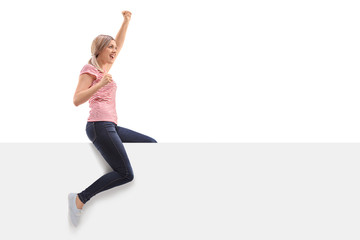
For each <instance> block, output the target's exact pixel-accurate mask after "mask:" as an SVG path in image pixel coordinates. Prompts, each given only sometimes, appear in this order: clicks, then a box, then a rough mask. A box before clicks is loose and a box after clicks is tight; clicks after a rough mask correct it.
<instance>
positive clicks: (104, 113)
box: [80, 64, 117, 124]
mask: <svg viewBox="0 0 360 240" xmlns="http://www.w3.org/2000/svg"><path fill="white" fill-rule="evenodd" d="M83 73H88V74H91V75H94V76H95V77H96V79H95V80H94V81H93V82H92V84H91V86H90V87H92V86H93V85H94V84H97V83H98V82H100V80H101V79H102V78H103V76H104V75H105V73H101V72H100V71H99V70H98V69H97V68H96V67H95V66H93V65H91V64H86V65H85V66H84V67H83V68H82V69H81V71H80V75H81V74H83ZM116 88H117V86H116V83H115V81H114V80H113V81H112V82H111V83H108V84H106V85H105V86H103V87H102V88H100V89H99V90H98V91H97V92H96V93H94V95H92V96H91V98H90V99H89V107H90V115H89V118H88V122H96V121H110V122H114V123H115V124H117V114H116V104H115V96H116Z"/></svg>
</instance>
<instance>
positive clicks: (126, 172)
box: [105, 129, 129, 176]
mask: <svg viewBox="0 0 360 240" xmlns="http://www.w3.org/2000/svg"><path fill="white" fill-rule="evenodd" d="M105 130H106V129H105ZM106 133H107V134H108V136H109V138H110V140H111V142H112V144H113V145H114V147H115V148H116V151H117V152H118V153H119V155H120V156H121V161H122V162H123V164H124V166H125V176H127V175H128V172H129V171H128V168H127V166H126V164H125V161H124V159H123V156H122V154H121V153H120V152H119V149H118V148H117V147H116V144H115V143H114V141H113V139H112V138H111V136H110V134H109V132H108V131H107V130H106ZM115 133H116V134H117V131H116V129H115ZM119 138H120V137H119ZM120 141H121V139H120ZM124 149H125V146H124ZM114 171H115V172H116V169H114Z"/></svg>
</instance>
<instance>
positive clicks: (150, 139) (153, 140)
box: [149, 137, 157, 143]
mask: <svg viewBox="0 0 360 240" xmlns="http://www.w3.org/2000/svg"><path fill="white" fill-rule="evenodd" d="M149 142H151V143H157V141H156V140H155V139H153V138H151V137H149Z"/></svg>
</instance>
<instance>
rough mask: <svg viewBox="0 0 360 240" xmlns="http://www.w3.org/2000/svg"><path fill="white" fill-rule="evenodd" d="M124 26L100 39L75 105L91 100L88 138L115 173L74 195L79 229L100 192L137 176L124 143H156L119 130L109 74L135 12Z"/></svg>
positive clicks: (72, 201) (72, 216) (128, 14)
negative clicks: (88, 205) (86, 208)
mask: <svg viewBox="0 0 360 240" xmlns="http://www.w3.org/2000/svg"><path fill="white" fill-rule="evenodd" d="M122 14H123V16H124V22H123V24H122V26H121V28H120V30H119V32H118V34H117V35H116V38H115V39H114V38H112V37H111V36H108V35H99V36H97V37H96V38H95V39H94V41H93V42H92V45H91V53H92V58H91V59H90V60H89V62H88V64H86V65H85V66H84V67H83V69H82V70H81V72H80V77H79V83H78V86H77V88H76V91H75V94H74V104H75V106H79V105H80V104H83V103H84V102H86V101H88V100H89V106H90V115H89V118H88V121H87V125H86V134H87V136H88V138H89V139H90V141H92V143H93V144H94V145H95V147H96V148H97V149H98V150H99V152H100V153H101V155H102V156H103V157H104V159H105V160H106V161H107V163H108V164H109V165H110V166H111V168H112V169H113V170H114V171H112V172H109V173H107V174H105V175H103V176H102V177H100V178H99V179H98V180H96V181H95V182H94V183H92V184H91V185H90V186H89V187H88V188H86V189H85V190H83V191H82V192H80V193H78V194H76V193H70V194H69V195H68V200H69V215H70V219H71V222H72V223H73V224H74V225H75V226H77V225H78V222H79V218H80V215H81V210H82V208H83V206H84V204H85V203H86V202H87V201H89V200H90V198H91V197H93V196H94V195H96V194H98V193H99V192H102V191H105V190H108V189H110V188H113V187H116V186H119V185H122V184H125V183H128V182H130V181H132V180H133V179H134V173H133V170H132V167H131V165H130V162H129V158H128V156H127V154H126V151H125V148H124V145H123V142H154V143H156V141H155V140H154V139H153V138H151V137H148V136H146V135H143V134H140V133H137V132H135V131H132V130H130V129H126V128H123V127H120V126H117V114H116V107H115V95H116V88H117V86H116V83H115V81H114V80H113V79H112V77H111V75H110V74H108V72H109V70H110V68H111V66H112V65H113V63H114V61H115V59H116V57H117V56H118V54H119V51H120V49H121V48H122V46H123V43H124V39H125V34H126V30H127V27H128V24H129V21H130V18H131V12H129V11H123V12H122Z"/></svg>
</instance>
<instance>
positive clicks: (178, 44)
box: [0, 0, 360, 142]
mask: <svg viewBox="0 0 360 240" xmlns="http://www.w3.org/2000/svg"><path fill="white" fill-rule="evenodd" d="M359 5H360V3H359V2H358V1H347V0H345V1H344V0H342V1H325V0H323V1H320V0H309V1H308V0H305V1H304V0H302V1H285V0H283V1H279V0H275V1H265V0H257V1H256V0H255V1H229V0H224V1H208V0H207V1H205V0H204V1H194V0H191V1H190V0H189V1H186V0H183V1H165V0H164V1H158V0H152V1H145V0H144V1H134V0H131V1H89V0H86V1H66V0H64V1H56V2H55V1H39V0H34V1H12V2H10V1H2V2H1V3H0V9H1V10H0V11H1V14H0V21H1V44H0V48H1V49H0V50H1V58H0V63H1V66H2V69H3V71H2V72H1V94H0V104H1V124H0V132H1V135H0V141H1V142H87V141H88V139H87V137H86V134H85V124H86V120H87V117H88V112H89V108H88V103H85V104H83V105H81V106H79V107H75V106H74V105H73V102H72V99H73V94H74V91H75V88H76V85H77V82H78V76H79V73H80V70H81V68H82V67H83V66H84V65H85V64H86V63H87V61H88V60H89V58H90V57H91V52H90V47H91V42H92V40H93V39H94V38H95V37H96V36H97V35H99V34H109V35H112V36H113V37H115V36H116V33H117V31H118V30H119V29H120V26H121V24H122V21H123V16H122V14H121V11H123V10H129V11H131V12H132V19H131V21H130V24H129V28H128V31H127V35H126V39H125V43H124V46H123V48H122V50H121V52H120V55H119V57H118V59H117V60H116V62H115V64H114V66H113V68H112V69H111V70H110V73H111V74H112V75H113V78H114V80H115V81H116V82H117V84H118V92H117V112H118V117H119V123H118V125H120V126H123V127H127V128H130V129H133V130H135V131H138V132H141V133H144V134H147V135H149V136H151V137H153V138H155V139H156V140H157V141H158V142H241V141H245V142H261V141H266V142H276V141H285V142H292V141H295V142H302V141H305V142H309V141H310V142H317V141H320V142H332V141H335V142H358V141H359V140H360V137H359V136H360V127H359V120H360V114H359V111H358V103H359V101H360V96H359V94H358V93H359V85H360V84H359V75H360V73H359V64H360V58H359V56H360V45H359V42H360V33H359V22H360V15H359V11H360V8H359Z"/></svg>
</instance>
